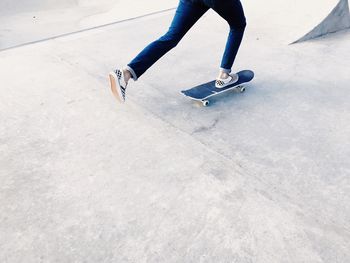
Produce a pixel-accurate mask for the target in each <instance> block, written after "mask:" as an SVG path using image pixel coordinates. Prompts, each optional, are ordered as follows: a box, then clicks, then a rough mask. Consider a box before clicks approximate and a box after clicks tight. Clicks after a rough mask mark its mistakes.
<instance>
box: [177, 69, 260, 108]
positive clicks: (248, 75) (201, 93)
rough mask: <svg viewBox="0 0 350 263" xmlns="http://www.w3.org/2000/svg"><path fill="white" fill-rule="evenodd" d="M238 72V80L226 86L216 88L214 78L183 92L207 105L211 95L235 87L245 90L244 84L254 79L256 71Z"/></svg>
mask: <svg viewBox="0 0 350 263" xmlns="http://www.w3.org/2000/svg"><path fill="white" fill-rule="evenodd" d="M237 74H238V80H237V81H236V82H235V83H232V84H230V85H228V86H226V87H225V88H216V87H215V80H213V81H210V82H207V83H204V84H201V85H198V86H196V87H194V88H191V89H188V90H182V91H181V93H182V94H183V95H185V96H186V97H188V98H190V99H192V100H195V101H200V102H202V104H203V106H204V107H206V106H208V105H209V98H210V97H213V96H216V95H219V94H221V93H223V92H226V91H229V90H233V89H238V91H239V92H241V93H243V92H244V91H245V87H244V84H245V83H248V82H250V81H252V79H253V78H254V72H253V71H251V70H242V71H240V72H238V73H237Z"/></svg>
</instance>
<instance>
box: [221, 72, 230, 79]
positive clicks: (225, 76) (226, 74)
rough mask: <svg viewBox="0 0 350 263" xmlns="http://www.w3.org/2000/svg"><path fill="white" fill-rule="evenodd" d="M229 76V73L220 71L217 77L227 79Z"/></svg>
mask: <svg viewBox="0 0 350 263" xmlns="http://www.w3.org/2000/svg"><path fill="white" fill-rule="evenodd" d="M228 77H229V74H228V73H226V72H220V73H219V76H218V78H219V79H227V78H228Z"/></svg>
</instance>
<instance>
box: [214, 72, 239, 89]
mask: <svg viewBox="0 0 350 263" xmlns="http://www.w3.org/2000/svg"><path fill="white" fill-rule="evenodd" d="M237 81H238V74H230V75H229V76H228V78H227V79H217V80H216V81H215V88H218V89H222V88H225V87H227V86H229V85H231V84H233V83H235V82H237Z"/></svg>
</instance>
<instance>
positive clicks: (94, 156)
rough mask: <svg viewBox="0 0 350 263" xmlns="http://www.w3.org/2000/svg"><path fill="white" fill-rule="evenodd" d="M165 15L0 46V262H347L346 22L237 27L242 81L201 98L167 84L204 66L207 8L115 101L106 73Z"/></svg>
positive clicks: (221, 26)
mask: <svg viewBox="0 0 350 263" xmlns="http://www.w3.org/2000/svg"><path fill="white" fill-rule="evenodd" d="M171 17H172V12H167V13H163V14H159V15H154V16H150V17H144V18H141V19H137V20H133V21H128V22H125V23H119V24H115V25H111V26H108V27H104V28H99V29H95V30H92V31H87V32H82V33H79V34H74V35H71V36H67V37H62V38H57V39H54V40H50V41H44V42H41V43H36V44H33V45H28V46H24V47H20V48H16V49H10V50H6V51H3V52H0V69H1V70H0V79H1V88H0V178H1V182H2V183H1V185H0V207H1V208H0V209H1V210H0V211H1V212H0V248H1V249H0V261H1V262H167V263H168V262H239V263H243V262H261V263H265V262H266V263H267V262H268V263H272V262H308V263H310V262H327V263H328V262H344V263H345V262H349V261H350V223H349V222H350V205H349V204H350V195H349V191H350V179H349V175H350V164H349V156H350V104H349V101H350V93H349V82H350V75H349V74H348V69H349V68H350V52H349V49H348V47H349V45H350V32H349V31H342V32H339V33H336V34H333V35H330V36H328V37H326V38H321V39H318V40H313V41H310V42H306V43H301V44H297V45H289V46H288V45H285V44H282V43H281V42H280V41H274V39H277V38H278V37H279V36H276V38H275V36H274V35H273V33H271V30H270V28H266V27H264V26H263V25H261V24H251V25H249V26H248V28H247V33H246V36H245V39H244V42H243V45H242V48H241V50H240V53H239V56H238V58H237V63H236V65H235V70H240V69H246V68H249V69H252V70H254V71H255V73H256V78H255V80H254V81H253V82H252V83H251V84H249V85H248V86H247V91H246V93H244V94H239V93H235V92H231V93H229V94H226V95H225V96H223V97H221V98H217V99H214V100H213V101H212V105H211V106H210V107H207V108H200V107H197V106H196V105H195V104H193V103H192V102H191V101H189V100H188V99H187V98H185V97H183V96H181V94H180V93H179V92H180V90H182V89H185V88H189V87H191V86H193V85H195V84H198V83H202V82H205V81H208V80H210V79H212V78H214V77H215V76H216V71H217V66H218V64H219V62H220V58H221V52H222V50H223V47H224V44H225V38H226V35H227V26H226V25H225V23H224V22H223V21H221V20H219V19H218V16H217V15H215V14H214V13H213V12H209V13H208V14H207V15H205V16H204V17H203V19H202V20H201V21H200V22H199V23H198V24H197V25H196V26H195V27H194V28H193V29H192V30H191V31H190V33H189V34H188V35H187V36H186V38H185V39H184V40H183V42H181V44H180V45H178V46H177V48H176V49H174V50H173V51H171V52H170V53H169V54H168V55H167V56H166V57H164V58H162V59H161V60H160V61H159V62H158V63H157V64H156V65H155V66H154V67H153V68H151V69H150V70H149V71H148V72H147V74H145V75H144V76H143V77H142V78H141V79H140V80H139V81H138V82H135V83H132V84H131V87H130V89H129V90H128V94H127V103H126V104H125V105H119V104H117V102H116V101H115V99H114V98H113V97H112V95H111V92H110V90H109V85H108V79H107V73H108V71H109V70H111V69H113V68H114V67H116V66H119V65H124V64H125V63H127V62H128V61H129V60H130V59H131V58H132V57H133V55H135V54H136V53H137V52H138V51H140V49H141V48H143V47H144V46H145V45H146V44H147V43H149V42H150V41H151V40H153V39H154V38H156V37H158V36H160V35H161V34H162V33H163V32H164V31H165V30H166V28H167V26H168V24H169V21H170V20H171ZM131 32H132V33H131Z"/></svg>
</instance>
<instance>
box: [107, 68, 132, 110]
mask: <svg viewBox="0 0 350 263" xmlns="http://www.w3.org/2000/svg"><path fill="white" fill-rule="evenodd" d="M109 81H110V83H111V90H112V93H113V95H114V96H115V97H116V98H117V99H118V100H119V101H120V102H121V103H124V102H125V91H126V86H127V85H128V84H127V83H126V82H125V78H124V73H123V71H122V70H119V69H117V70H116V71H114V72H113V71H112V72H110V73H109Z"/></svg>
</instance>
